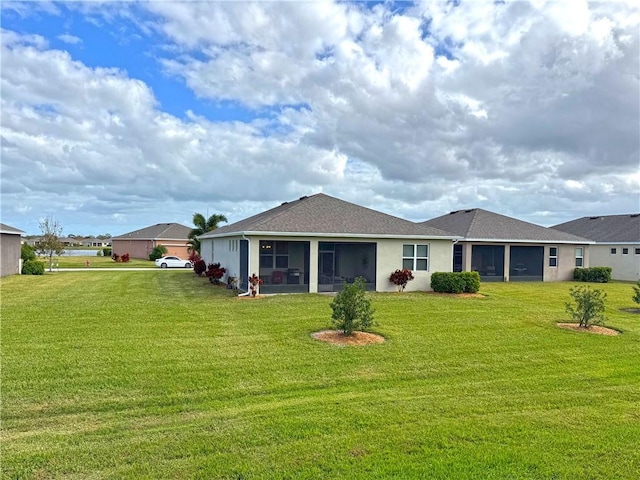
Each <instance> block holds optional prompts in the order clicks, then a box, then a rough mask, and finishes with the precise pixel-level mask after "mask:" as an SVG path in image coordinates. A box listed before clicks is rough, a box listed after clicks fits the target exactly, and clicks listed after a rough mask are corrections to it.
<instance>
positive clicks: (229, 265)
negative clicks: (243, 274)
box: [200, 237, 242, 282]
mask: <svg viewBox="0 0 640 480" xmlns="http://www.w3.org/2000/svg"><path fill="white" fill-rule="evenodd" d="M241 238H242V237H223V238H215V239H211V238H207V239H203V240H201V241H200V245H201V248H200V253H201V256H202V259H203V260H204V261H205V262H206V263H207V265H209V264H210V263H217V262H219V263H220V266H222V267H223V268H226V269H227V273H226V274H225V276H224V277H223V278H222V281H223V282H226V280H227V277H228V276H232V277H237V278H239V277H240V240H241Z"/></svg>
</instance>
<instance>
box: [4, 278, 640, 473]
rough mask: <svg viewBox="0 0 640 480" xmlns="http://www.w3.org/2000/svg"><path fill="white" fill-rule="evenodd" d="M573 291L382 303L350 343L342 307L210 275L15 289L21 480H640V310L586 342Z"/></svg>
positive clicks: (13, 464) (622, 299)
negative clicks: (261, 291)
mask: <svg viewBox="0 0 640 480" xmlns="http://www.w3.org/2000/svg"><path fill="white" fill-rule="evenodd" d="M570 286H572V284H570V283H554V284H552V283H548V284H514V283H512V284H485V285H483V286H482V290H481V292H483V293H484V294H485V295H486V297H485V298H449V297H441V296H435V295H429V294H423V293H404V294H374V295H372V299H373V306H374V308H375V309H376V319H377V321H378V322H379V326H378V327H377V328H376V332H377V333H380V334H382V335H384V336H385V337H386V338H387V339H388V341H387V342H386V343H384V344H382V345H374V346H367V347H351V348H339V347H335V346H331V345H328V344H325V343H322V342H318V341H315V340H313V339H312V338H311V337H310V334H311V333H312V332H314V331H317V330H321V329H325V328H327V327H329V326H330V316H331V310H330V308H329V302H330V300H331V298H330V297H327V296H322V295H289V296H276V297H267V298H264V299H257V300H238V299H236V298H233V297H230V296H229V291H227V290H225V289H222V288H218V287H214V286H212V285H211V284H209V282H207V281H206V279H203V278H197V277H195V276H193V275H184V274H178V272H165V271H159V270H150V271H148V272H126V271H121V272H77V273H76V272H60V273H54V274H48V275H45V276H40V277H37V276H13V277H9V278H5V279H2V281H1V283H0V287H1V295H2V296H1V300H2V337H1V342H2V392H1V395H2V412H1V415H2V452H1V454H2V458H1V460H2V461H1V468H2V474H3V478H21V479H29V478H33V479H43V478H74V479H75V478H83V479H84V478H113V479H120V478H131V479H133V478H136V479H137V478H153V479H155V478H171V479H176V478H203V479H214V478H220V479H271V478H273V479H284V478H290V479H304V478H308V479H318V478H340V479H342V478H346V479H356V478H362V479H371V478H406V479H415V478H435V479H450V478H454V479H624V478H628V479H635V478H638V472H639V471H640V449H639V448H638V445H640V315H635V314H631V313H625V312H623V311H621V310H620V309H621V308H632V307H634V304H633V302H632V301H631V295H632V288H631V284H623V283H612V284H606V285H596V286H597V287H598V288H602V289H604V290H606V292H607V294H608V309H607V315H608V317H609V321H608V325H609V326H613V327H615V328H617V329H619V330H621V331H622V332H623V334H622V335H619V336H617V337H606V336H599V335H592V334H588V333H576V332H572V331H567V330H562V329H559V328H557V327H556V326H555V323H556V322H557V321H566V320H568V319H567V316H566V314H565V313H564V302H565V301H567V300H569V296H568V291H569V288H570Z"/></svg>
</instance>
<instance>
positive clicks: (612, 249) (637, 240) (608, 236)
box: [551, 213, 640, 282]
mask: <svg viewBox="0 0 640 480" xmlns="http://www.w3.org/2000/svg"><path fill="white" fill-rule="evenodd" d="M551 228H553V229H555V230H561V231H563V232H568V233H572V234H573V235H579V236H581V237H584V238H588V239H589V240H593V241H594V242H595V244H594V245H592V246H591V247H590V248H589V251H590V253H589V257H590V263H591V265H592V266H594V267H595V266H602V267H611V269H612V271H611V278H613V279H614V280H630V281H633V282H636V281H638V279H640V213H631V214H627V215H602V216H594V217H582V218H578V219H576V220H572V221H570V222H565V223H560V224H558V225H554V226H553V227H551Z"/></svg>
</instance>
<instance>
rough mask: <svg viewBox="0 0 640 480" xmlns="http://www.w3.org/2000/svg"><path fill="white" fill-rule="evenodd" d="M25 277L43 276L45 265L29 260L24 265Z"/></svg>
mask: <svg viewBox="0 0 640 480" xmlns="http://www.w3.org/2000/svg"><path fill="white" fill-rule="evenodd" d="M22 274H23V275H43V274H44V263H42V262H39V261H37V260H27V261H26V262H24V263H23V264H22Z"/></svg>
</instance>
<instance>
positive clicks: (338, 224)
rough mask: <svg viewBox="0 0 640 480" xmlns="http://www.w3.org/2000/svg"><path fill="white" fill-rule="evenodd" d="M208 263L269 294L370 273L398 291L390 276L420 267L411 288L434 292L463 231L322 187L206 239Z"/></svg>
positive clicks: (314, 288) (324, 288)
mask: <svg viewBox="0 0 640 480" xmlns="http://www.w3.org/2000/svg"><path fill="white" fill-rule="evenodd" d="M198 238H199V239H200V242H201V255H202V258H203V259H204V260H205V261H206V263H207V264H209V263H213V262H220V264H221V265H222V267H224V268H226V269H227V275H228V276H233V277H236V278H238V279H239V283H240V286H241V288H242V289H243V290H246V289H247V277H248V276H250V275H252V274H254V273H255V274H257V275H258V276H259V277H260V278H261V279H262V281H263V284H262V286H261V287H260V291H261V292H262V293H293V292H312V293H315V292H335V291H338V290H340V289H341V288H342V285H343V282H345V281H346V282H352V281H353V280H354V278H356V277H364V278H365V281H366V288H367V290H375V291H382V292H384V291H394V290H395V288H396V287H395V286H394V285H393V284H392V283H390V282H389V275H391V273H392V272H394V271H395V270H397V269H402V268H409V269H411V270H413V271H414V276H415V280H413V281H411V282H409V285H408V286H407V290H430V289H431V273H432V272H436V271H441V272H442V271H445V272H446V271H449V272H450V271H451V254H452V253H451V252H452V248H451V245H452V242H453V241H455V240H456V239H457V237H456V236H455V235H453V234H450V233H448V232H444V231H442V230H439V229H437V228H432V227H428V226H423V225H418V224H416V223H414V222H409V221H407V220H403V219H401V218H398V217H393V216H391V215H387V214H384V213H381V212H378V211H375V210H371V209H369V208H365V207H361V206H359V205H355V204H353V203H349V202H345V201H343V200H340V199H337V198H334V197H330V196H328V195H325V194H322V193H319V194H316V195H312V196H309V197H301V198H300V199H299V200H296V201H293V202H285V203H283V204H281V205H280V206H278V207H275V208H273V209H271V210H267V211H266V212H263V213H259V214H258V215H254V216H252V217H250V218H247V219H245V220H241V221H239V222H236V223H233V224H231V225H225V226H224V227H220V228H218V229H216V230H214V231H212V232H208V233H205V234H204V235H201V236H200V237H198Z"/></svg>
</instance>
